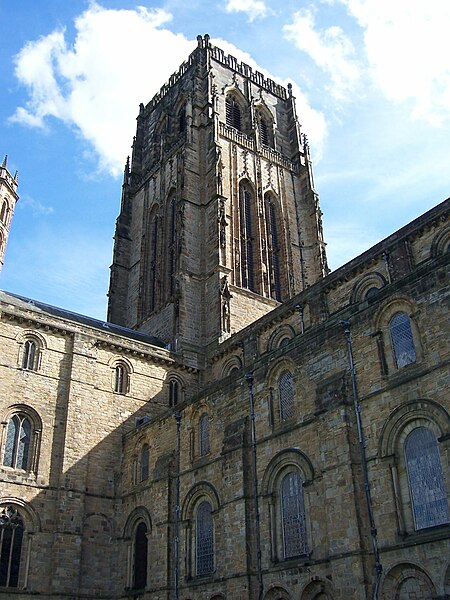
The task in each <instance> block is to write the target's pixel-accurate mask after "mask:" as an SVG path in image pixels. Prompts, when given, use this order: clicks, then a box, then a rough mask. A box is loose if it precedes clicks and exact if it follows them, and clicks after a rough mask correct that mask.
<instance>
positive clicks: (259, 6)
mask: <svg viewBox="0 0 450 600" xmlns="http://www.w3.org/2000/svg"><path fill="white" fill-rule="evenodd" d="M225 10H226V11H227V12H244V13H247V16H248V20H249V21H250V22H251V21H254V20H255V19H257V18H258V17H265V16H266V14H267V6H266V5H265V2H264V0H228V1H227V4H226V6H225Z"/></svg>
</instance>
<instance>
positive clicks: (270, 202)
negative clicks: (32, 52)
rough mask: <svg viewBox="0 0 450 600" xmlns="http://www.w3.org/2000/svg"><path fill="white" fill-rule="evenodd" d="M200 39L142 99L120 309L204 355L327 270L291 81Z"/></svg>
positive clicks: (118, 281)
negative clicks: (173, 70)
mask: <svg viewBox="0 0 450 600" xmlns="http://www.w3.org/2000/svg"><path fill="white" fill-rule="evenodd" d="M197 39H198V47H197V48H196V49H195V50H194V51H193V52H192V54H191V55H190V56H189V58H188V59H187V61H186V62H184V63H183V64H182V65H181V67H180V69H179V71H178V72H177V73H174V74H173V75H172V76H171V77H170V79H169V82H168V83H167V84H166V85H164V86H163V87H162V88H161V90H160V92H159V93H158V94H156V96H155V97H154V98H153V99H152V100H151V101H150V102H149V104H147V106H144V105H142V104H141V106H140V113H139V116H138V118H137V132H136V137H135V138H134V142H133V155H132V160H131V164H130V162H129V160H128V161H127V164H126V167H125V173H124V182H123V191H122V201H121V210H120V215H119V217H118V219H117V225H116V233H115V245H114V258H113V264H112V267H111V280H110V289H109V310H108V319H109V320H110V321H111V322H113V323H117V324H120V325H123V326H126V327H130V328H135V329H139V330H141V331H144V332H147V333H151V334H152V335H156V336H158V337H160V338H161V339H162V340H164V341H165V342H166V343H168V344H171V347H172V348H173V349H174V350H177V351H182V352H183V353H184V354H185V355H186V356H187V355H189V353H190V352H192V356H193V357H194V356H199V355H200V354H201V353H202V349H204V348H206V347H207V346H210V345H211V344H212V345H213V346H214V345H215V344H217V343H220V342H221V341H223V340H224V339H225V338H227V337H229V335H230V334H232V333H234V332H236V331H238V330H240V329H242V328H243V327H245V326H246V325H248V324H249V323H251V322H253V321H255V320H256V319H257V318H259V317H260V316H262V315H263V314H265V313H267V312H268V311H270V310H272V309H273V308H275V307H276V306H277V305H278V304H279V303H280V302H284V301H286V300H288V299H289V298H291V297H293V296H294V295H295V294H298V293H299V292H301V291H302V290H303V289H305V288H306V287H308V286H310V285H312V284H313V283H315V282H316V281H318V280H319V279H320V278H322V277H323V276H324V275H325V274H326V273H327V265H326V257H325V247H324V242H323V236H322V225H321V212H320V208H319V202H318V196H317V194H316V192H315V190H314V185H313V178H312V170H311V162H310V158H309V151H308V146H307V143H306V140H305V138H304V136H302V134H301V132H300V126H299V123H298V120H297V116H296V112H295V101H294V98H293V96H292V89H291V86H288V88H287V89H286V88H284V87H282V86H281V85H278V84H276V83H275V82H274V81H272V80H270V79H266V78H265V77H264V76H263V75H262V74H261V73H259V72H255V71H254V70H252V69H251V68H250V67H249V66H248V65H246V64H243V63H239V62H238V61H237V60H236V59H235V58H234V57H233V56H229V55H225V54H224V52H223V51H222V50H221V49H220V48H217V47H215V46H213V45H212V44H211V43H210V42H209V36H208V35H205V36H204V37H201V36H198V38H197Z"/></svg>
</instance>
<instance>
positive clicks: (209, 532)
mask: <svg viewBox="0 0 450 600" xmlns="http://www.w3.org/2000/svg"><path fill="white" fill-rule="evenodd" d="M195 534H196V535H195V563H196V574H197V575H208V574H209V573H212V572H213V571H214V530H213V518H212V507H211V504H210V503H209V502H207V501H206V500H204V501H202V502H200V504H199V505H198V508H197V513H196V518H195Z"/></svg>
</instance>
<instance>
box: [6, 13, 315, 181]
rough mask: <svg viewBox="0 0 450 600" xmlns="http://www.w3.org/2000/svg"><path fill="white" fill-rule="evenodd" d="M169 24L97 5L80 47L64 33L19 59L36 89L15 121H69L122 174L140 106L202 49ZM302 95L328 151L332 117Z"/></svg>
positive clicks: (85, 16)
mask: <svg viewBox="0 0 450 600" xmlns="http://www.w3.org/2000/svg"><path fill="white" fill-rule="evenodd" d="M168 20H170V15H169V14H168V13H166V12H164V11H162V10H155V11H153V12H151V11H149V10H147V9H145V8H142V7H141V8H138V9H137V10H109V9H105V8H102V7H100V6H99V5H97V4H93V5H91V6H90V7H89V9H87V10H86V11H85V12H84V13H82V14H81V15H80V16H79V17H78V18H77V19H76V22H75V27H76V36H75V40H74V43H73V45H69V42H68V41H67V39H66V37H67V36H66V32H65V31H64V30H57V31H54V32H53V33H51V34H49V35H48V36H45V37H42V38H40V39H39V40H37V41H34V42H29V43H28V44H27V45H26V46H25V47H24V48H23V49H22V50H21V51H20V53H19V54H18V55H17V57H16V76H17V77H18V79H19V81H20V82H21V83H22V84H24V85H25V86H26V87H27V88H28V91H29V100H28V102H27V103H26V105H25V106H21V107H18V108H17V110H16V112H15V114H14V116H13V117H12V119H13V120H15V121H17V122H20V123H23V124H25V125H28V126H32V127H45V126H46V123H47V120H48V117H54V118H57V119H60V120H62V121H63V122H65V123H66V124H67V125H68V126H73V127H75V129H76V130H77V131H78V132H79V133H80V134H81V136H82V138H83V139H85V140H87V141H88V142H89V143H90V145H91V146H92V147H93V149H94V150H95V152H96V154H97V156H98V157H99V167H100V169H103V170H106V171H108V172H110V173H112V174H114V175H118V174H120V173H121V172H122V169H123V164H124V162H125V158H126V155H127V154H129V153H130V144H131V141H132V138H133V135H134V133H135V119H136V116H137V113H138V107H139V103H140V102H144V103H146V102H148V101H149V100H150V99H151V98H152V96H153V95H154V94H155V93H156V92H157V91H158V90H159V88H160V87H161V85H162V84H163V83H165V82H166V81H167V79H168V77H169V76H170V74H171V73H172V72H174V71H175V70H176V69H177V68H178V66H179V65H180V64H181V63H182V62H183V61H184V60H186V58H187V57H188V55H189V54H190V52H191V51H192V50H193V49H194V47H195V44H196V42H194V41H189V40H187V39H186V38H185V37H184V36H183V35H176V34H174V33H172V32H171V31H169V30H168V29H166V28H161V25H163V24H164V23H165V22H167V21H168ZM214 43H216V42H214ZM217 45H218V46H220V47H221V48H223V50H224V51H226V52H229V53H231V54H234V55H235V56H236V58H238V59H239V60H242V61H245V62H246V63H247V64H250V65H251V66H252V67H253V68H255V69H256V70H259V71H262V72H264V73H265V74H266V75H267V76H269V77H271V78H272V79H274V80H277V78H276V77H273V76H272V75H270V74H268V73H267V72H266V71H264V70H263V69H262V68H260V67H259V66H258V65H257V64H256V63H255V61H253V60H252V58H251V57H250V55H249V54H247V53H244V52H241V51H240V50H239V49H237V48H236V47H235V46H233V45H231V44H228V43H227V42H224V41H222V40H218V41H217ZM294 92H295V95H296V97H297V105H298V108H299V115H300V119H301V122H302V124H303V125H304V126H305V128H306V129H305V131H306V132H307V133H308V135H309V136H310V137H311V139H313V140H314V148H315V149H317V148H319V149H320V147H321V144H322V141H323V138H324V135H325V120H324V117H323V115H322V114H321V113H319V112H317V111H315V110H314V109H312V108H311V107H310V105H309V103H308V100H307V98H306V96H305V95H304V94H303V93H302V92H301V91H300V90H299V89H298V88H296V87H295V86H294ZM319 152H320V150H319Z"/></svg>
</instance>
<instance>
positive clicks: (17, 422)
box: [3, 415, 31, 471]
mask: <svg viewBox="0 0 450 600" xmlns="http://www.w3.org/2000/svg"><path fill="white" fill-rule="evenodd" d="M30 443H31V423H30V421H29V419H28V418H27V417H25V416H23V415H13V416H12V417H11V419H10V420H9V422H8V427H7V431H6V443H5V450H4V454H3V464H4V465H5V466H6V467H13V468H14V469H23V470H24V471H26V470H27V468H28V457H29V452H30Z"/></svg>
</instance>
